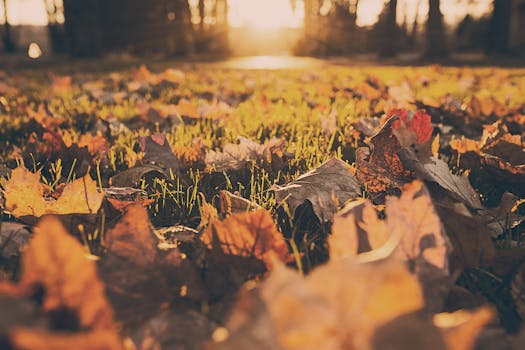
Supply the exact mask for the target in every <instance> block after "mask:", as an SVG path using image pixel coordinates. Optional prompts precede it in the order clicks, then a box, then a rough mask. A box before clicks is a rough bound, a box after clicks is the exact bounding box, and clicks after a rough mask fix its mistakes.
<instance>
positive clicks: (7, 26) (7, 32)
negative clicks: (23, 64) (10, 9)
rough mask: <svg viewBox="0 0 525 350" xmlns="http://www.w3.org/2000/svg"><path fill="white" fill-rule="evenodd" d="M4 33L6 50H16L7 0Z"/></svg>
mask: <svg viewBox="0 0 525 350" xmlns="http://www.w3.org/2000/svg"><path fill="white" fill-rule="evenodd" d="M4 20H5V23H4V35H3V37H2V42H3V43H4V51H5V52H14V51H15V44H14V43H13V40H12V39H11V24H10V23H9V18H8V16H7V0H4Z"/></svg>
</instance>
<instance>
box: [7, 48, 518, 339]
mask: <svg viewBox="0 0 525 350" xmlns="http://www.w3.org/2000/svg"><path fill="white" fill-rule="evenodd" d="M118 61H119V60H118V59H116V58H115V59H114V60H110V62H109V63H108V62H106V63H104V64H100V62H99V63H97V61H84V62H80V63H74V64H71V65H63V66H56V65H46V64H44V65H42V66H40V67H36V68H34V67H33V68H31V67H30V66H26V67H25V68H23V69H19V70H10V71H4V72H0V145H1V146H0V176H1V177H2V180H1V182H0V184H1V185H0V186H1V187H0V191H1V192H0V205H1V207H2V209H3V214H2V217H1V220H2V221H1V226H0V268H1V272H2V273H1V274H0V303H2V305H3V304H5V305H11V307H12V309H13V311H12V312H10V313H12V314H13V315H16V316H17V317H16V318H15V319H13V318H10V317H9V318H7V317H3V316H0V344H7V345H6V346H9V347H11V348H14V349H41V348H42V347H38V346H41V344H46V346H47V348H54V349H67V348H71V347H74V346H76V347H78V348H82V346H83V347H85V348H86V349H88V348H94V347H95V346H98V348H101V349H114V348H115V349H116V348H125V347H126V346H128V347H129V346H130V344H131V343H132V344H134V346H136V347H137V348H139V349H153V348H162V349H201V348H206V349H223V348H225V349H226V348H229V349H242V348H247V347H250V348H251V347H252V346H253V344H254V343H257V344H258V345H257V346H258V347H257V348H258V349H278V348H281V349H342V348H358V349H367V348H377V349H381V348H384V346H385V344H389V345H392V344H393V345H392V346H395V348H400V349H402V348H406V347H405V345H406V344H405V343H404V342H405V341H407V339H410V340H413V341H414V342H415V343H417V344H420V346H421V347H425V348H426V345H425V344H426V343H425V342H428V341H429V339H430V340H432V341H431V343H432V344H433V345H435V346H436V347H437V348H447V349H471V348H473V346H474V344H475V343H476V342H477V344H478V345H477V346H482V348H483V349H489V348H492V347H491V346H492V345H491V344H492V342H494V341H495V339H499V340H501V341H504V342H506V343H508V345H509V347H511V346H515V347H516V348H519V347H520V346H521V345H523V340H522V338H523V335H522V333H520V329H521V318H522V316H525V306H524V305H525V304H524V303H523V300H522V296H521V295H522V293H523V288H524V286H525V282H524V279H523V271H525V268H522V267H521V262H522V260H523V259H524V258H525V251H524V249H523V248H522V231H523V223H522V220H523V210H524V208H523V205H522V203H523V197H524V186H523V185H524V183H525V181H524V178H525V165H524V164H525V153H524V152H523V135H524V131H523V125H524V122H525V117H524V114H525V69H521V68H496V67H477V68H472V67H454V66H449V67H444V66H440V65H432V66H425V65H421V66H417V67H416V66H413V67H410V66H400V65H392V66H379V65H367V64H366V62H365V61H363V60H361V61H359V64H354V65H352V66H350V65H349V63H350V62H349V61H348V60H329V61H322V60H314V59H307V58H304V59H290V58H278V59H276V58H269V57H266V58H245V59H236V60H228V61H224V62H221V63H216V62H215V63H214V62H207V63H206V62H200V63H195V64H188V63H184V64H183V63H181V62H173V61H171V62H168V61H162V62H150V63H149V65H148V66H146V65H139V64H134V65H133V68H123V67H122V62H120V63H119V62H118ZM126 62H127V64H129V63H130V62H129V61H126ZM132 63H136V62H132ZM354 63H355V62H354ZM394 63H396V64H399V63H400V62H399V61H398V62H394ZM251 68H256V69H251ZM86 257H87V258H86ZM323 286H327V287H326V288H324V287H323ZM396 327H402V328H401V329H402V331H400V332H398V331H395V329H397V328H396ZM455 337H458V338H455ZM459 338H461V341H459V340H457V339H459ZM88 339H89V341H95V342H98V343H89V341H88ZM93 339H96V340H93ZM419 342H420V343H419ZM39 344H40V345H39ZM94 344H96V345H94ZM126 344H127V345H126ZM403 344H405V345H403ZM458 344H459V345H458Z"/></svg>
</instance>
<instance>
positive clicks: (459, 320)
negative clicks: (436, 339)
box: [434, 307, 494, 350]
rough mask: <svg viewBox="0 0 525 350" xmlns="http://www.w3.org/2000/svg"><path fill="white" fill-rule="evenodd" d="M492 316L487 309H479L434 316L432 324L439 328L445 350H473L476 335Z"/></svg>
mask: <svg viewBox="0 0 525 350" xmlns="http://www.w3.org/2000/svg"><path fill="white" fill-rule="evenodd" d="M493 316H494V313H493V311H492V310H491V309H490V308H489V307H481V308H479V309H477V310H475V311H473V312H468V311H464V310H460V311H456V312H454V313H449V314H438V315H435V316H434V324H435V325H436V326H438V327H439V328H441V330H442V332H443V336H444V339H445V343H446V344H447V350H473V349H474V345H475V342H476V338H477V336H478V334H479V333H480V332H481V330H482V329H483V327H484V326H485V325H486V324H487V323H488V322H490V321H491V320H492V318H493Z"/></svg>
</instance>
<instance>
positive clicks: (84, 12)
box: [64, 0, 102, 57]
mask: <svg viewBox="0 0 525 350" xmlns="http://www.w3.org/2000/svg"><path fill="white" fill-rule="evenodd" d="M99 5H100V4H99V0H83V1H77V0H64V16H65V19H66V21H65V23H64V30H65V37H66V46H67V48H68V51H69V54H70V55H71V56H73V57H92V56H98V55H100V54H101V53H102V30H101V23H100V16H101V13H100V12H101V11H100V6H99Z"/></svg>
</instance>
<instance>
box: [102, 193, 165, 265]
mask: <svg viewBox="0 0 525 350" xmlns="http://www.w3.org/2000/svg"><path fill="white" fill-rule="evenodd" d="M157 243H158V239H157V238H156V236H155V234H154V233H153V230H152V229H151V224H150V221H149V217H148V212H147V211H146V209H144V207H143V206H142V205H140V204H139V203H134V204H133V205H131V206H129V207H128V208H127V211H126V213H125V214H124V216H123V217H122V219H120V220H119V222H118V223H117V224H116V225H115V227H113V228H112V229H111V230H109V231H108V232H107V233H106V246H107V247H108V249H109V251H110V252H111V254H115V255H117V256H120V257H125V258H128V259H132V260H133V261H134V262H135V263H137V264H138V265H140V266H148V265H150V264H152V263H153V262H154V261H155V257H156V255H157Z"/></svg>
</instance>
